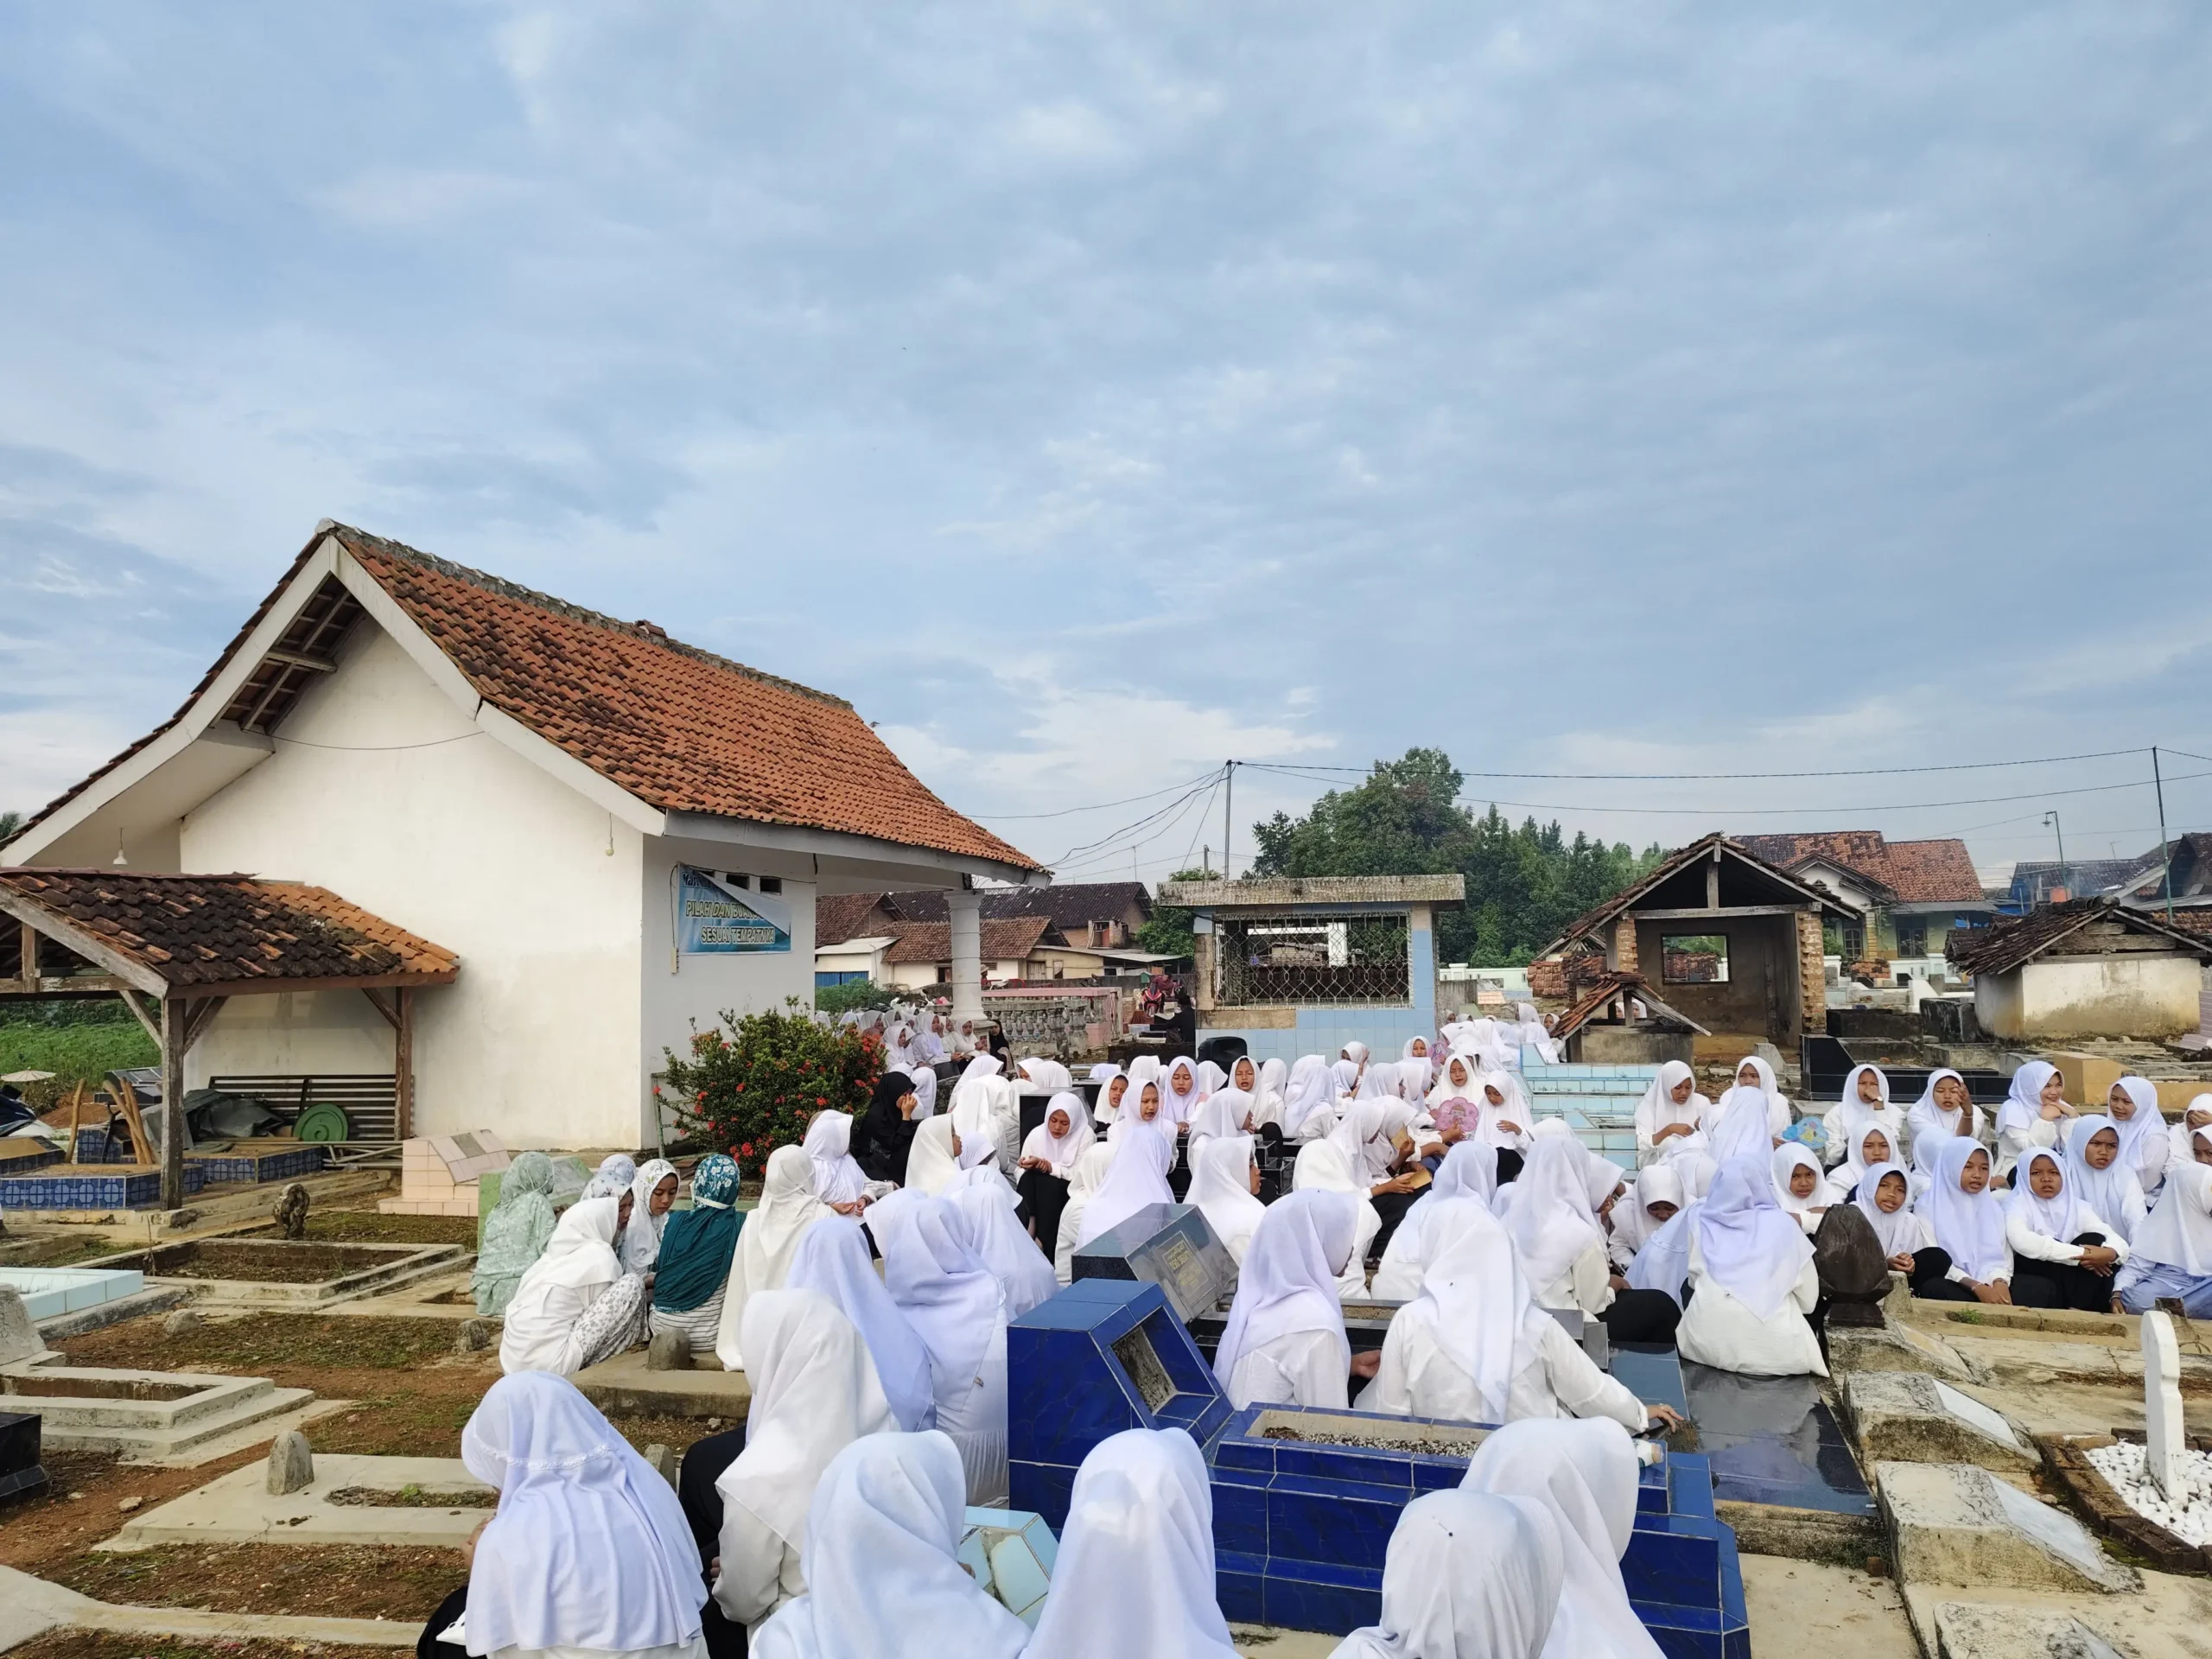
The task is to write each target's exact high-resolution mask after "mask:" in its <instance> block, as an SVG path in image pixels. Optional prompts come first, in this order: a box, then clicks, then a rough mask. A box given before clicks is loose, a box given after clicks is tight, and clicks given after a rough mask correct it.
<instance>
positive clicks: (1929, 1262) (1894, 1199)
mask: <svg viewBox="0 0 2212 1659" xmlns="http://www.w3.org/2000/svg"><path fill="white" fill-rule="evenodd" d="M1852 1202H1853V1204H1855V1205H1858V1206H1859V1214H1861V1215H1863V1216H1865V1217H1866V1224H1867V1225H1868V1226H1870V1227H1872V1229H1873V1230H1874V1240H1875V1242H1876V1243H1878V1244H1879V1245H1880V1246H1881V1247H1882V1255H1883V1259H1884V1260H1885V1261H1886V1262H1888V1263H1889V1264H1890V1266H1891V1268H1894V1269H1896V1270H1897V1272H1899V1273H1901V1274H1904V1275H1905V1277H1906V1279H1907V1280H1908V1281H1910V1284H1911V1287H1912V1294H1914V1295H1916V1296H1926V1297H1928V1298H1929V1299H1930V1300H1936V1301H1947V1300H1953V1299H1952V1298H1951V1297H1949V1296H1948V1295H1947V1294H1942V1293H1944V1292H1948V1290H1950V1289H1951V1288H1952V1287H1951V1285H1950V1283H1949V1281H1948V1280H1947V1279H1945V1277H1944V1274H1947V1273H1948V1272H1949V1271H1950V1267H1951V1258H1950V1257H1949V1256H1948V1255H1945V1254H1944V1253H1943V1251H1942V1250H1941V1249H1938V1248H1937V1247H1936V1235H1935V1234H1934V1233H1933V1232H1931V1231H1929V1227H1928V1223H1927V1222H1926V1221H1925V1220H1924V1219H1923V1217H1921V1216H1920V1215H1919V1214H1918V1213H1916V1211H1914V1209H1913V1207H1912V1176H1911V1173H1910V1171H1908V1170H1907V1169H1906V1168H1905V1166H1904V1165H1903V1164H1900V1163H1896V1162H1894V1161H1892V1162H1889V1163H1881V1164H1876V1165H1875V1166H1873V1167H1872V1168H1871V1169H1869V1170H1868V1171H1867V1172H1866V1173H1865V1174H1864V1175H1862V1176H1860V1177H1859V1185H1858V1196H1857V1197H1856V1198H1853V1200H1852ZM1959 1296H1960V1297H1961V1298H1966V1297H1967V1292H1966V1291H1964V1290H1961V1291H1960V1292H1959Z"/></svg>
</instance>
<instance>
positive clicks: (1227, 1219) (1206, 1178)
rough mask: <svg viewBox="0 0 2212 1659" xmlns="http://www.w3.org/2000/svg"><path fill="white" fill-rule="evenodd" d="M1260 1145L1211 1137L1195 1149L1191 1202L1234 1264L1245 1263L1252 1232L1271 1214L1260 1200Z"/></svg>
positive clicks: (1242, 1137) (1238, 1138)
mask: <svg viewBox="0 0 2212 1659" xmlns="http://www.w3.org/2000/svg"><path fill="white" fill-rule="evenodd" d="M1209 1104H1211V1102H1209ZM1259 1144H1260V1143H1259V1141H1256V1140H1255V1139H1254V1138H1253V1137H1252V1136H1251V1135H1209V1136H1208V1137H1207V1138H1206V1139H1205V1140H1204V1141H1199V1142H1198V1143H1197V1145H1196V1146H1194V1147H1192V1153H1191V1162H1192V1170H1193V1173H1192V1177H1191V1202H1192V1204H1195V1205H1198V1208H1199V1209H1200V1210H1201V1211H1204V1212H1205V1218H1206V1225H1207V1226H1209V1227H1211V1229H1213V1236H1215V1237H1216V1238H1217V1239H1219V1240H1220V1241H1221V1243H1222V1245H1223V1247H1224V1249H1227V1250H1228V1252H1229V1255H1230V1260H1231V1261H1233V1262H1243V1260H1244V1252H1245V1250H1246V1249H1247V1248H1249V1245H1250V1244H1251V1242H1252V1230H1253V1229H1254V1228H1255V1227H1257V1226H1258V1225H1259V1224H1260V1217H1262V1216H1264V1215H1266V1214H1267V1213H1268V1208H1267V1206H1266V1205H1263V1204H1262V1203H1261V1202H1260V1200H1259V1198H1258V1196H1257V1195H1258V1193H1259V1191H1260V1166H1259V1164H1258V1162H1257V1161H1256V1160H1255V1158H1254V1156H1253V1154H1254V1151H1255V1148H1257V1147H1258V1146H1259Z"/></svg>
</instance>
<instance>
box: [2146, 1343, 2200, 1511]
mask: <svg viewBox="0 0 2212 1659" xmlns="http://www.w3.org/2000/svg"><path fill="white" fill-rule="evenodd" d="M2143 1428H2144V1437H2143V1438H2144V1450H2145V1453H2146V1456H2145V1463H2146V1464H2147V1465H2148V1466H2149V1469H2150V1474H2151V1481H2152V1484H2153V1485H2155V1486H2157V1487H2158V1491H2159V1493H2160V1495H2161V1496H2163V1497H2168V1498H2177V1497H2180V1496H2181V1493H2182V1486H2183V1471H2182V1465H2183V1462H2184V1461H2185V1459H2183V1456H2182V1454H2183V1452H2186V1451H2187V1450H2188V1449H2189V1441H2188V1440H2187V1438H2186V1437H2185V1436H2184V1434H2183V1430H2182V1422H2181V1348H2180V1345H2179V1344H2177V1342H2176V1341H2175V1340H2174V1322H2173V1319H2172V1316H2171V1315H2170V1314H2166V1313H2160V1312H2158V1309H2156V1308H2153V1309H2152V1310H2151V1311H2150V1312H2149V1313H2145V1315H2144V1316H2143Z"/></svg>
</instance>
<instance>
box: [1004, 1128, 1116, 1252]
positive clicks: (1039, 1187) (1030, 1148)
mask: <svg viewBox="0 0 2212 1659" xmlns="http://www.w3.org/2000/svg"><path fill="white" fill-rule="evenodd" d="M1097 1144H1098V1137H1097V1135H1096V1134H1094V1133H1093V1132H1092V1130H1091V1128H1090V1114H1089V1113H1088V1112H1086V1111H1084V1109H1083V1096H1081V1095H1079V1094H1077V1093H1076V1091H1075V1090H1072V1089H1066V1090H1061V1091H1060V1092H1059V1093H1058V1094H1057V1095H1054V1096H1052V1099H1050V1100H1049V1101H1047V1102H1046V1103H1045V1121H1044V1122H1042V1123H1039V1125H1038V1126H1037V1127H1036V1128H1033V1129H1032V1130H1030V1132H1029V1138H1028V1139H1027V1141H1023V1142H1022V1143H1021V1159H1020V1165H1019V1166H1018V1167H1019V1170H1020V1173H1019V1174H1018V1175H1017V1176H1016V1178H1015V1181H1014V1190H1015V1192H1018V1193H1020V1197H1021V1202H1022V1205H1024V1207H1025V1208H1026V1209H1027V1211H1028V1216H1029V1230H1030V1231H1031V1232H1032V1233H1033V1234H1035V1235H1036V1237H1037V1242H1038V1243H1039V1244H1041V1245H1043V1246H1044V1247H1045V1248H1046V1249H1051V1248H1052V1241H1053V1240H1054V1239H1056V1238H1058V1236H1059V1231H1060V1211H1063V1210H1065V1209H1066V1208H1067V1203H1068V1182H1069V1180H1070V1179H1071V1178H1072V1177H1073V1176H1074V1174H1075V1166H1076V1160H1078V1159H1079V1158H1081V1157H1082V1156H1083V1154H1084V1153H1086V1152H1088V1151H1090V1148H1091V1147H1095V1146H1096V1145H1097Z"/></svg>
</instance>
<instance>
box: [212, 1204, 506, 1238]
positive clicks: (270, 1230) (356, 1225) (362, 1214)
mask: <svg viewBox="0 0 2212 1659" xmlns="http://www.w3.org/2000/svg"><path fill="white" fill-rule="evenodd" d="M278 1234H279V1230H278V1228H277V1226H276V1225H275V1224H270V1225H269V1226H267V1227H258V1228H256V1229H255V1230H253V1231H252V1232H251V1233H249V1234H244V1235H241V1236H244V1237H249V1238H274V1237H277V1236H278ZM307 1236H308V1239H309V1240H310V1241H313V1242H317V1243H326V1244H474V1243H476V1218H475V1217H474V1216H384V1215H378V1213H377V1212H376V1211H374V1210H309V1211H308V1233H307Z"/></svg>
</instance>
